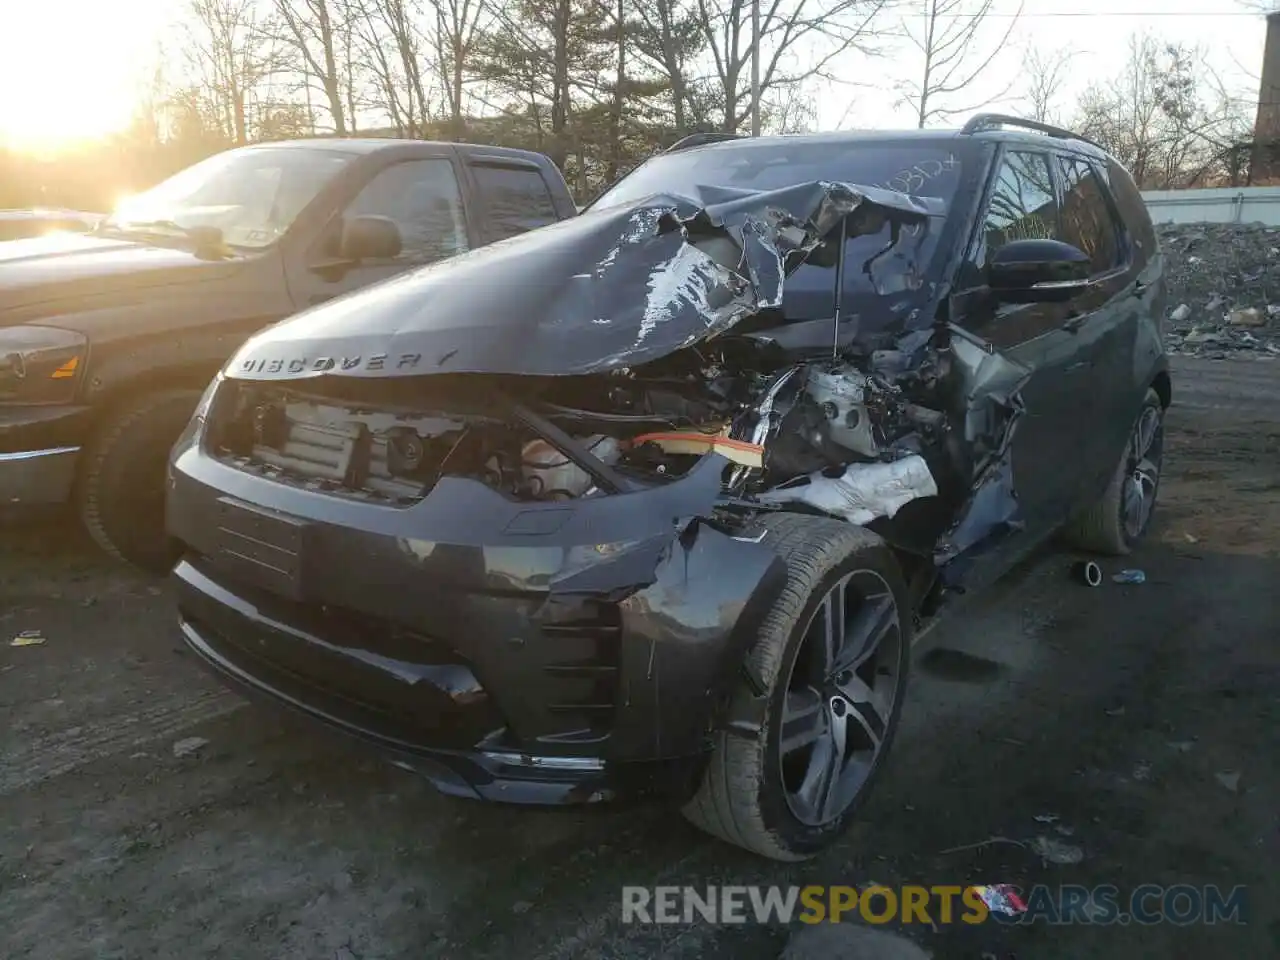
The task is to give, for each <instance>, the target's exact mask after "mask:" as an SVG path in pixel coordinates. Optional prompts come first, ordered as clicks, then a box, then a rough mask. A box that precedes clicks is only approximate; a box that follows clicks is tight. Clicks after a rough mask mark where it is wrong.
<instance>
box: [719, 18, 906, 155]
mask: <svg viewBox="0 0 1280 960" xmlns="http://www.w3.org/2000/svg"><path fill="white" fill-rule="evenodd" d="M697 4H698V14H699V21H700V26H701V27H702V32H703V37H704V40H705V44H706V52H707V53H708V54H709V55H710V58H711V60H712V62H713V63H714V65H715V71H716V79H717V80H718V83H719V88H720V91H719V92H720V95H721V99H722V103H723V110H724V113H723V121H722V128H723V129H724V130H725V131H727V132H730V133H732V132H734V131H736V130H737V129H738V127H739V126H741V125H742V123H743V122H744V121H745V120H746V119H747V118H748V117H749V116H750V113H751V96H750V76H749V73H750V69H749V68H750V65H751V55H752V48H753V43H752V38H751V2H750V0H697ZM886 5H887V0H762V2H761V10H760V66H761V69H760V96H761V98H763V97H764V96H765V95H766V94H767V93H769V92H771V91H774V90H777V89H778V88H780V87H786V86H794V85H799V84H801V83H803V82H804V81H806V80H809V79H814V78H820V79H824V80H828V81H831V82H838V81H839V80H840V78H839V77H837V76H835V75H834V74H833V73H832V70H831V66H832V62H833V61H834V60H836V58H838V57H839V56H840V55H841V54H844V53H846V52H848V51H851V50H858V51H860V52H862V53H868V54H869V53H874V52H877V51H878V49H879V44H880V41H881V40H882V39H883V37H882V34H881V33H880V31H879V30H878V29H877V27H876V25H875V24H876V15H877V14H878V13H880V12H881V11H883V10H884V9H885V7H886ZM801 49H803V50H804V51H805V55H804V57H803V58H801V57H800V56H799V54H800V50H801Z"/></svg>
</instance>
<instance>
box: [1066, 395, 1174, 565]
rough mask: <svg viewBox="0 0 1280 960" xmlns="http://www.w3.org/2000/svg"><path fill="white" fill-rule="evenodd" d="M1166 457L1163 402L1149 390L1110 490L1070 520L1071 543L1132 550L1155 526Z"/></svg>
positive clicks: (1105, 550) (1106, 550) (1120, 552)
mask: <svg viewBox="0 0 1280 960" xmlns="http://www.w3.org/2000/svg"><path fill="white" fill-rule="evenodd" d="M1163 455H1164V405H1163V404H1162V403H1161V402H1160V394H1158V393H1156V392H1155V391H1154V390H1148V391H1147V396H1146V398H1145V399H1144V400H1143V402H1142V411H1141V412H1140V413H1139V414H1138V419H1137V420H1135V421H1134V424H1133V430H1132V431H1131V432H1130V434H1129V442H1128V443H1126V444H1125V447H1124V451H1123V452H1122V453H1121V454H1120V462H1119V463H1117V464H1116V472H1115V474H1114V475H1113V476H1112V478H1111V482H1110V483H1109V484H1108V485H1107V489H1106V492H1105V493H1103V495H1102V497H1101V498H1099V499H1098V500H1097V501H1096V502H1095V503H1093V504H1091V505H1090V506H1089V507H1088V508H1087V509H1086V510H1084V511H1083V512H1081V513H1079V514H1077V515H1076V516H1075V517H1074V518H1072V519H1071V521H1069V522H1068V524H1067V526H1066V527H1065V528H1064V529H1063V535H1064V537H1065V538H1066V540H1067V542H1068V543H1070V544H1071V545H1072V546H1075V547H1079V548H1080V549H1082V550H1090V551H1092V552H1094V553H1102V554H1108V555H1110V556H1116V557H1120V556H1124V555H1126V554H1128V553H1130V552H1131V551H1132V550H1133V548H1134V547H1135V546H1137V544H1138V541H1139V540H1141V539H1142V535H1143V534H1144V533H1146V532H1147V527H1148V526H1150V524H1151V514H1152V512H1153V511H1154V510H1155V507H1156V494H1157V493H1159V491H1160V465H1161V461H1162V459H1163Z"/></svg>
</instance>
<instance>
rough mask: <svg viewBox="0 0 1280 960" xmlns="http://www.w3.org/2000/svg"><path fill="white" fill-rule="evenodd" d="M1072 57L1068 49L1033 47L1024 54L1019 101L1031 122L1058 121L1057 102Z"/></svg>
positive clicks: (1074, 54) (1071, 52) (1058, 109)
mask: <svg viewBox="0 0 1280 960" xmlns="http://www.w3.org/2000/svg"><path fill="white" fill-rule="evenodd" d="M1075 56H1076V51H1075V50H1072V49H1071V48H1070V47H1055V48H1053V49H1052V50H1045V49H1044V48H1042V47H1032V48H1031V49H1029V50H1028V51H1027V55H1026V59H1024V60H1023V66H1022V77H1023V79H1022V91H1023V92H1022V102H1023V103H1024V104H1025V106H1026V113H1027V115H1028V116H1029V117H1030V118H1031V119H1032V120H1038V121H1040V122H1041V123H1054V124H1056V123H1058V122H1059V121H1060V120H1061V117H1060V108H1059V106H1058V103H1059V99H1060V96H1061V93H1062V88H1063V86H1064V85H1065V84H1066V80H1067V71H1068V68H1069V67H1070V66H1071V61H1072V60H1073V59H1074V58H1075Z"/></svg>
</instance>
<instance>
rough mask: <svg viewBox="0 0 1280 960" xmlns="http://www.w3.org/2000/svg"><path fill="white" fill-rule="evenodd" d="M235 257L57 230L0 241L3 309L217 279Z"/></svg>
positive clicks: (232, 264)
mask: <svg viewBox="0 0 1280 960" xmlns="http://www.w3.org/2000/svg"><path fill="white" fill-rule="evenodd" d="M236 268H237V265H236V263H235V262H234V261H225V262H213V261H209V260H202V259H200V258H199V257H197V256H196V255H195V254H194V253H192V252H191V251H190V250H183V249H178V248H174V247H156V246H149V245H147V244H143V243H139V242H137V241H130V240H120V239H117V238H114V237H106V236H99V235H96V234H56V235H52V236H47V237H34V238H31V239H27V240H8V241H5V242H3V243H0V310H4V309H7V308H9V307H23V306H30V305H32V304H37V303H43V302H46V301H51V300H64V299H67V298H70V297H77V296H86V295H92V294H98V293H109V292H113V291H117V290H122V289H145V288H147V287H154V286H161V285H163V284H168V283H173V282H174V281H175V280H176V279H178V278H181V279H182V280H183V281H184V282H188V281H197V280H206V279H214V278H216V277H218V276H222V275H225V274H226V273H227V272H228V271H229V270H234V269H236Z"/></svg>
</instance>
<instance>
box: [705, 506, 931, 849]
mask: <svg viewBox="0 0 1280 960" xmlns="http://www.w3.org/2000/svg"><path fill="white" fill-rule="evenodd" d="M762 522H763V524H764V526H765V527H766V535H765V540H764V542H765V543H767V544H768V545H769V546H771V547H772V548H773V549H774V550H775V551H776V552H777V554H778V555H779V556H780V557H781V558H782V560H783V561H784V563H785V564H786V567H787V581H786V584H785V586H784V587H783V589H782V592H781V594H780V595H779V597H778V598H777V600H776V601H775V602H774V604H773V606H772V608H770V609H769V611H768V612H767V613H766V614H765V616H764V617H763V618H762V621H761V624H760V628H759V634H758V639H757V641H756V643H755V645H754V646H753V647H752V649H751V650H750V652H749V653H748V655H747V658H746V661H745V663H744V664H743V680H742V681H740V683H739V686H738V688H737V689H736V690H735V692H734V694H733V702H732V703H731V705H730V707H729V711H730V716H732V717H735V718H736V717H744V716H757V717H760V718H761V719H760V722H759V724H758V726H757V727H755V728H754V729H751V730H744V729H743V725H742V724H737V723H735V724H732V725H731V726H732V729H725V730H721V731H719V732H718V733H717V735H716V744H715V748H714V751H713V753H712V756H711V758H710V760H709V762H708V766H707V770H706V772H705V774H704V777H703V781H702V784H701V786H700V787H699V790H698V792H697V794H696V795H695V796H694V798H693V799H692V800H691V801H690V802H689V804H688V805H687V806H686V807H685V809H684V814H685V816H686V817H687V818H688V819H689V820H690V821H692V822H693V823H694V824H695V825H697V826H699V827H701V828H702V829H703V830H706V831H707V832H708V833H711V834H713V835H715V836H717V837H720V838H721V839H723V840H727V841H728V842H729V843H733V844H736V845H737V846H740V847H744V848H745V849H747V850H751V851H753V852H754V853H758V854H760V855H762V856H765V857H769V858H771V859H774V860H786V861H795V860H805V859H808V858H809V857H812V856H814V855H815V854H817V853H818V852H820V851H821V850H823V849H824V848H826V847H828V846H830V845H831V844H832V843H834V842H835V841H836V840H837V839H838V838H839V837H840V836H841V834H842V833H844V831H845V830H846V828H847V827H848V826H849V824H850V823H851V821H852V819H853V817H854V815H855V813H856V811H857V809H858V807H859V806H860V805H861V803H862V801H863V800H864V799H865V797H866V796H867V794H868V792H869V790H870V788H871V786H872V783H873V781H874V779H875V777H876V775H877V774H878V773H879V771H880V768H881V767H882V766H883V760H884V757H885V755H886V754H887V753H888V751H889V748H890V745H891V744H892V742H893V736H894V733H895V732H896V730H897V727H898V717H899V714H900V713H901V709H902V702H903V699H904V695H905V692H906V682H907V668H908V664H909V662H910V651H911V640H912V624H911V614H910V608H909V606H908V603H907V593H906V588H905V586H904V585H903V582H902V576H901V573H900V572H899V570H898V565H897V562H896V561H895V559H894V557H893V554H892V552H891V551H890V550H889V548H888V547H887V546H886V545H885V543H884V541H883V540H881V539H880V538H879V537H878V536H876V535H875V534H874V533H872V532H870V531H869V530H865V529H863V528H862V527H855V526H851V525H849V524H847V523H842V522H840V521H838V520H830V519H826V518H820V517H812V516H802V515H796V514H779V515H775V516H770V517H766V518H765V519H764V520H763V521H762Z"/></svg>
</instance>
